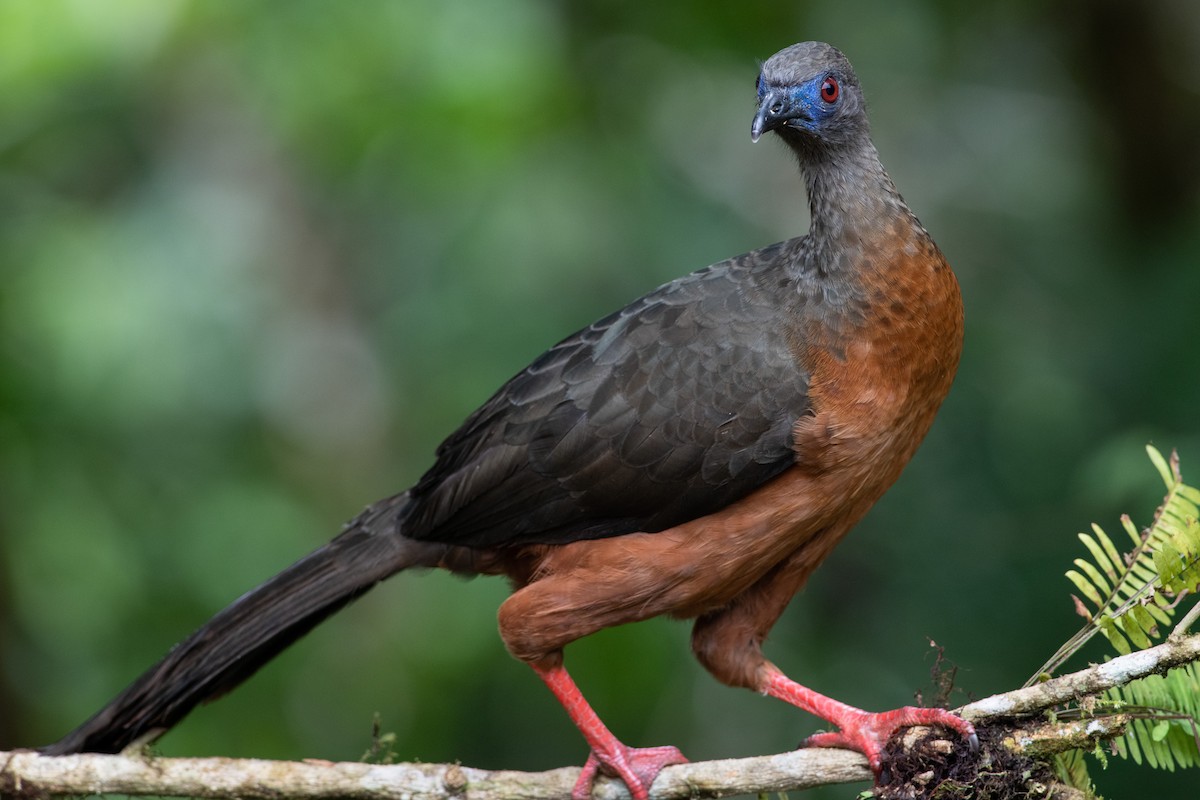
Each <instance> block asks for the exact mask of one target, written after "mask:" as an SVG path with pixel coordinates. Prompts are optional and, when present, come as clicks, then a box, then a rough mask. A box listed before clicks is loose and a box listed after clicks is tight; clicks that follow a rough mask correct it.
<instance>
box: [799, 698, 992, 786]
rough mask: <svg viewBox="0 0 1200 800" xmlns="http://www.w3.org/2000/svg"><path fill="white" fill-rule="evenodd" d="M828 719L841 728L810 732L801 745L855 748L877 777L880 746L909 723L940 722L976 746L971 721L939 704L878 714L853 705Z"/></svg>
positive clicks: (908, 725)
mask: <svg viewBox="0 0 1200 800" xmlns="http://www.w3.org/2000/svg"><path fill="white" fill-rule="evenodd" d="M831 721H832V722H834V723H835V724H836V725H837V726H838V727H839V728H841V730H840V731H833V732H831V733H816V734H813V735H812V736H810V737H808V738H807V739H805V740H804V746H805V747H845V748H848V749H850V750H857V751H858V752H860V753H862V754H863V755H865V756H866V757H867V761H868V762H870V764H871V771H872V772H874V773H875V777H877V778H878V777H879V770H880V766H881V756H882V753H883V748H884V746H885V745H886V744H887V743H888V740H889V739H891V738H892V736H894V735H895V733H896V731H898V730H900V729H901V728H911V727H912V726H913V725H941V726H943V727H945V728H950V729H951V730H953V731H957V732H958V733H959V734H960V735H961V736H962V737H963V738H964V739H966V740H967V742H969V743H970V745H971V748H972V749H975V748H977V747H978V746H979V739H978V737H976V736H975V727H974V726H973V725H971V723H969V722H967V721H966V720H965V719H963V718H962V717H957V716H955V715H954V714H951V713H950V712H949V711H945V710H943V709H940V708H914V707H913V706H905V707H904V708H897V709H896V710H894V711H883V712H881V713H878V714H872V713H870V712H867V711H859V710H858V709H854V710H853V711H852V712H850V713H846V714H843V715H842V716H841V717H840V718H839V719H836V720H831Z"/></svg>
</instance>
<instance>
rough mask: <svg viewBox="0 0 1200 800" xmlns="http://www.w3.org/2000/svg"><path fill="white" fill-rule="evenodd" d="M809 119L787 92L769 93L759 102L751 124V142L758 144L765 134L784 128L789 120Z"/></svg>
mask: <svg viewBox="0 0 1200 800" xmlns="http://www.w3.org/2000/svg"><path fill="white" fill-rule="evenodd" d="M807 118H808V115H807V114H805V113H804V109H803V108H801V107H800V106H799V104H798V103H797V102H796V100H795V99H794V98H793V97H791V96H790V95H788V94H787V93H786V92H780V91H768V92H767V93H766V94H764V95H763V98H762V100H760V101H759V102H758V111H757V112H755V114H754V122H752V123H751V124H750V141H752V142H757V141H758V140H759V139H760V138H762V135H763V134H764V133H766V132H767V131H773V130H775V129H776V128H782V127H783V126H784V125H786V124H787V123H788V121H789V120H793V119H807Z"/></svg>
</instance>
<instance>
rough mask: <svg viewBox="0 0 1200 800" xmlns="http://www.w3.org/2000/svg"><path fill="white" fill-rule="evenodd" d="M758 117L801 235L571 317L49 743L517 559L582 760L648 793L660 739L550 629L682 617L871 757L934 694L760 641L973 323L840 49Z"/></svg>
mask: <svg viewBox="0 0 1200 800" xmlns="http://www.w3.org/2000/svg"><path fill="white" fill-rule="evenodd" d="M756 95H757V97H756V101H755V112H754V116H753V120H752V123H751V128H750V135H751V139H752V141H754V142H757V141H759V140H760V139H761V138H762V137H765V136H767V135H768V134H773V135H774V136H775V137H777V138H778V139H779V140H781V141H782V142H783V143H784V144H785V145H786V147H787V149H788V150H790V151H791V154H792V155H793V156H794V157H795V159H796V161H797V162H798V166H799V173H800V175H801V176H802V179H803V182H804V185H805V188H806V191H807V195H808V203H809V211H810V222H809V230H808V233H807V234H806V235H802V236H799V237H797V238H793V239H790V240H788V241H784V242H779V243H776V244H772V245H769V246H767V247H763V248H761V249H758V250H754V251H752V252H748V253H745V254H743V255H739V256H736V257H734V258H730V259H728V260H725V261H721V262H719V263H716V264H713V265H711V266H708V267H706V268H704V269H700V270H698V271H696V272H693V273H691V274H688V275H685V276H683V277H681V278H678V279H676V280H673V281H670V282H668V283H666V284H664V285H662V286H660V287H658V288H657V289H655V290H653V291H651V292H650V293H649V294H646V295H645V296H643V297H641V298H639V299H637V300H634V301H633V302H632V303H630V304H629V305H627V306H625V307H624V308H621V309H619V310H618V311H616V312H614V313H612V314H609V315H608V316H606V317H603V318H602V319H600V320H599V321H597V322H595V323H593V324H592V325H589V326H588V327H586V328H583V329H582V330H579V331H578V332H576V333H574V334H572V335H570V336H567V337H566V338H565V339H563V340H562V341H560V342H559V343H558V344H556V345H554V346H553V347H551V348H550V349H549V350H547V351H546V352H544V353H543V354H542V355H541V356H539V357H538V358H537V359H535V360H534V361H533V362H532V363H531V364H530V365H529V366H528V367H526V368H525V369H523V370H521V371H520V372H518V373H517V374H516V375H515V376H514V377H512V378H511V379H510V380H509V381H508V382H506V383H505V384H504V385H502V386H501V387H500V388H499V390H497V391H496V393H495V394H494V395H492V397H491V398H490V399H488V400H487V401H486V402H485V403H484V404H483V405H482V406H480V407H479V409H478V410H476V411H475V412H474V413H472V414H471V415H470V416H469V417H468V418H467V419H466V421H465V422H464V423H463V424H462V425H461V427H459V428H458V429H457V430H455V431H454V432H453V433H451V434H450V435H449V437H447V438H446V439H445V440H444V441H443V442H442V444H441V445H440V446H439V447H438V448H437V451H436V454H435V457H434V461H433V465H432V466H431V467H430V468H429V469H428V471H427V472H425V473H424V475H423V476H422V477H421V478H420V479H419V480H418V481H417V482H416V483H415V484H414V485H413V486H412V487H410V488H409V489H407V490H406V491H403V492H400V493H399V494H396V495H393V496H391V497H388V498H385V499H383V500H381V501H379V502H377V503H374V504H372V505H370V506H368V507H367V508H366V509H365V510H364V511H363V512H362V513H361V514H360V515H359V516H357V517H356V518H354V519H353V520H352V521H350V522H349V523H347V525H346V526H345V527H344V528H343V530H342V531H341V533H340V534H339V535H338V536H336V537H335V538H334V539H333V540H331V541H330V542H329V543H328V544H326V545H324V546H322V547H320V548H318V549H317V550H315V551H313V552H312V553H310V554H309V555H307V556H305V557H303V558H301V559H300V560H299V561H297V562H296V563H295V564H293V565H292V566H290V567H288V568H287V569H285V570H284V571H283V572H281V573H280V574H278V575H277V576H275V577H273V578H271V579H269V580H268V581H267V582H265V583H263V584H262V585H261V586H259V587H258V588H256V589H253V590H251V591H250V592H248V593H246V594H245V595H243V596H242V597H240V598H239V599H238V600H236V601H234V602H233V604H232V605H230V606H229V607H228V608H226V609H225V610H223V611H221V612H219V613H218V614H217V615H216V616H215V617H213V618H212V619H211V620H210V621H209V622H208V623H206V624H204V625H203V626H202V627H201V628H199V629H198V630H197V631H196V632H195V633H193V634H192V635H191V636H189V637H188V638H186V639H184V640H183V641H181V642H180V643H179V644H177V645H175V646H174V647H173V648H172V649H171V650H170V651H169V652H168V653H167V655H166V656H165V657H164V658H163V659H162V660H161V661H160V662H159V663H157V664H156V665H154V666H153V667H151V668H150V669H148V670H147V671H146V672H145V673H144V674H142V675H141V676H140V677H138V678H137V679H136V680H134V682H133V683H132V684H131V685H130V686H129V687H128V688H126V689H125V690H124V691H123V692H122V693H121V694H119V695H118V696H117V697H116V698H115V699H113V700H112V701H111V702H110V703H109V704H108V705H106V706H104V707H103V708H102V709H101V710H100V711H98V712H97V713H96V714H95V715H93V716H92V717H91V718H90V719H88V720H87V721H86V722H84V723H83V724H81V725H80V726H79V727H78V728H76V729H75V730H74V731H72V732H71V733H69V734H67V735H66V736H65V737H64V738H62V739H61V740H59V741H58V742H56V743H55V744H52V745H49V746H47V747H45V748H43V749H42V751H43V752H44V753H46V754H51V755H58V754H66V753H78V752H96V753H117V752H122V751H124V750H126V749H127V748H131V747H135V746H138V747H140V746H143V745H144V744H146V743H149V742H151V741H153V740H154V739H156V738H157V737H158V736H160V735H162V734H163V733H164V732H166V731H167V730H168V729H170V728H171V727H172V726H174V725H176V724H177V723H178V722H180V720H182V719H183V717H184V716H185V715H187V714H188V712H189V711H191V710H192V709H193V708H194V707H195V706H196V705H198V704H200V703H203V702H207V701H210V700H213V699H215V698H217V697H219V696H221V695H223V694H225V693H226V692H228V691H230V690H231V689H233V688H234V687H235V686H237V685H238V684H240V683H241V682H242V681H244V680H245V679H247V678H248V677H250V675H252V674H253V673H254V672H255V671H257V670H258V669H259V668H260V667H262V666H263V665H264V664H266V663H267V662H268V661H270V660H272V659H273V658H274V657H275V656H276V655H278V654H279V653H280V652H281V651H282V650H284V649H285V648H287V647H288V646H289V645H290V644H292V643H293V642H295V641H296V640H297V639H299V638H300V637H302V636H303V635H304V634H306V633H307V632H308V631H310V630H311V629H312V628H313V627H315V626H316V625H317V624H319V623H320V622H322V621H323V620H325V619H326V618H327V617H329V616H330V615H331V614H333V613H334V612H336V611H338V610H339V609H341V608H343V607H344V606H346V605H347V604H348V603H350V602H351V601H352V600H354V599H355V598H357V597H358V596H360V595H362V594H363V593H364V592H366V591H367V590H369V589H370V588H371V587H372V586H374V585H375V584H376V583H378V582H379V581H381V580H383V579H385V578H388V577H390V576H392V575H394V574H396V573H398V572H401V571H404V570H407V569H411V568H417V567H421V568H440V569H445V570H449V571H452V572H455V573H461V574H466V575H496V576H503V577H506V578H507V579H508V580H509V582H510V583H511V586H512V589H513V591H512V593H511V595H509V596H508V598H507V599H506V600H505V601H504V602H503V603H502V604H501V606H500V608H499V612H498V623H499V633H500V636H501V639H502V640H503V642H504V644H505V646H506V647H507V649H508V651H509V652H510V653H511V654H512V655H513V656H514V657H515V658H517V659H519V660H521V661H523V662H525V663H527V664H528V665H529V666H530V667H532V668H533V670H534V672H535V673H536V674H537V675H538V677H540V678H541V679H542V681H543V682H544V683H545V684H546V686H547V687H548V688H549V689H550V691H551V692H552V693H553V694H554V695H555V697H556V698H557V699H558V701H559V702H560V703H561V704H562V706H563V707H564V709H565V710H566V712H567V714H568V716H569V717H570V718H571V720H572V721H573V722H574V724H575V726H576V727H577V728H578V729H579V731H580V733H581V734H582V735H583V738H584V739H585V740H586V742H587V745H588V747H589V750H590V753H589V756H588V759H587V762H586V764H585V765H584V768H583V769H582V771H581V774H580V777H579V781H578V782H577V783H576V785H575V787H574V791H573V796H574V798H575V799H576V800H585V798H587V797H588V796H589V795H590V793H591V790H592V787H593V782H594V781H595V779H596V777H597V775H598V774H601V773H603V774H606V775H612V776H615V777H617V778H619V779H620V780H621V781H623V782H624V783H625V784H626V786H627V787H628V789H629V791H630V793H631V795H632V797H633V798H635V800H647V798H648V797H649V793H650V787H651V784H652V783H653V782H654V779H655V777H656V776H657V775H658V773H659V772H660V771H661V770H662V769H663V768H664V767H666V766H668V765H672V764H678V763H684V762H685V761H686V758H685V757H684V756H683V754H682V753H681V752H680V751H679V750H678V749H677V748H675V747H671V746H663V747H644V748H635V747H630V746H627V745H625V744H624V743H622V742H621V741H620V740H619V739H618V738H617V737H616V736H615V735H614V734H613V733H612V732H611V731H610V730H609V729H608V728H607V727H606V726H605V725H604V723H603V722H602V721H601V719H600V717H599V716H598V715H597V714H596V712H595V711H594V710H593V709H592V707H591V706H590V705H589V704H588V703H587V701H586V700H585V699H584V696H583V694H582V693H581V691H580V689H579V688H578V686H577V685H576V684H575V682H574V681H573V679H572V678H571V676H570V674H569V673H568V672H567V670H566V667H565V665H564V660H563V651H564V648H565V647H566V646H567V645H568V644H570V643H572V642H574V641H576V640H578V639H581V638H583V637H585V636H588V635H589V634H592V633H595V632H597V631H599V630H601V629H604V628H608V627H612V626H616V625H621V624H625V623H630V622H636V621H640V620H645V619H649V618H651V617H657V616H661V615H667V616H671V617H674V618H678V619H684V620H694V627H693V631H692V636H691V648H692V651H693V653H694V655H695V656H696V658H697V659H698V660H699V661H700V663H701V664H702V665H703V666H704V667H705V668H707V670H708V671H709V672H711V673H712V675H713V676H714V677H715V678H716V679H717V680H719V681H720V682H722V683H724V684H728V685H730V686H736V687H744V688H747V689H751V690H753V691H755V692H759V693H761V694H765V695H768V696H771V697H775V698H777V699H780V700H783V701H784V702H787V703H789V704H791V705H793V706H796V707H798V708H800V709H802V710H804V711H807V712H810V713H812V714H814V715H816V716H818V717H820V718H822V719H824V720H825V721H827V722H829V723H831V724H832V725H833V726H834V727H835V728H836V730H833V731H830V732H826V733H818V734H815V735H813V736H811V737H809V738H808V739H807V740H806V743H807V744H808V745H810V746H822V747H848V748H851V749H854V750H857V751H859V752H861V753H863V754H864V755H865V756H866V757H867V760H868V762H869V764H870V766H871V768H872V769H873V770H874V771H875V774H876V776H877V777H878V775H879V773H880V769H881V762H882V749H883V747H884V745H885V743H886V742H887V740H888V738H889V737H890V736H891V735H893V734H894V733H895V732H896V731H897V730H899V729H900V728H904V727H908V726H912V725H939V726H943V727H945V728H948V729H950V730H951V731H953V732H956V733H957V734H958V735H960V736H961V737H963V738H964V739H965V740H966V742H967V743H968V744H969V745H971V746H977V737H976V734H975V731H974V728H973V727H972V725H971V724H970V723H969V722H967V721H965V720H963V719H962V718H960V717H958V716H956V715H954V714H952V713H950V712H949V711H945V710H942V709H936V708H918V707H903V708H898V709H895V710H892V711H886V712H879V713H871V712H867V711H863V710H860V709H858V708H855V707H853V706H850V705H847V704H845V703H842V702H839V701H837V700H834V699H833V698H830V697H827V696H825V695H822V694H819V693H817V692H816V691H814V690H812V689H809V688H807V687H805V686H803V685H801V684H799V683H797V682H796V681H794V680H792V679H791V678H789V677H788V676H787V675H785V674H784V672H783V671H782V670H781V669H780V668H779V667H777V666H776V665H775V664H774V663H772V662H771V661H769V660H768V659H767V658H766V656H765V655H764V653H763V649H762V648H763V643H764V641H765V640H766V638H767V635H768V633H769V632H770V630H771V628H772V626H773V625H774V624H775V622H776V621H777V620H778V619H779V617H780V615H781V614H782V613H783V611H784V609H785V607H786V606H787V605H788V603H789V602H790V600H791V599H792V597H793V596H794V595H795V594H796V593H797V592H798V591H799V590H800V589H801V588H802V586H803V585H804V584H805V582H806V580H807V579H808V577H809V576H810V575H811V574H812V572H813V570H814V569H816V567H817V566H818V564H820V563H821V562H822V560H824V559H825V557H826V556H828V555H829V553H830V552H831V551H832V550H833V548H834V546H835V545H836V544H837V543H838V542H839V541H840V540H841V539H842V537H843V536H845V535H846V533H847V532H848V531H849V530H850V529H851V528H853V527H854V526H855V524H856V523H857V522H858V521H859V520H860V519H861V518H862V517H863V516H864V515H865V514H866V513H867V511H868V510H869V509H870V508H871V507H872V505H873V504H874V503H875V502H876V501H877V500H878V499H879V498H880V497H881V496H882V495H883V493H884V492H885V491H886V490H887V489H888V488H889V487H890V486H891V485H892V484H893V483H894V482H895V480H896V479H897V478H898V477H899V475H900V473H901V471H902V470H903V468H904V466H905V465H906V464H907V463H908V461H909V460H910V458H911V457H912V456H913V454H914V452H915V451H916V449H917V447H918V445H919V444H920V442H921V440H922V439H923V438H924V436H925V434H926V432H927V431H928V430H929V428H930V426H931V424H932V423H933V420H934V416H935V414H936V413H937V411H938V408H939V406H940V405H941V403H942V401H943V399H944V398H945V396H946V394H947V392H948V391H949V389H950V386H951V383H952V382H953V379H954V375H955V372H956V370H957V366H958V362H959V358H960V355H961V352H962V341H963V307H962V300H961V295H960V290H959V286H958V281H957V279H956V278H955V275H954V273H953V271H952V270H951V268H950V266H949V264H948V263H947V261H946V259H945V257H944V256H943V254H942V252H941V251H940V250H939V249H938V247H937V245H936V244H935V243H934V241H933V239H932V238H931V237H930V235H929V233H928V232H927V231H926V229H925V228H924V227H923V226H922V224H921V223H920V221H919V220H918V219H917V217H916V216H915V215H914V214H913V212H912V211H910V210H909V207H908V206H907V205H906V203H905V202H904V200H903V199H902V197H901V195H900V193H899V192H898V190H897V189H896V186H895V184H894V183H893V182H892V180H891V179H890V178H889V177H888V174H887V172H886V171H885V170H884V168H883V166H882V164H881V162H880V158H879V155H878V152H877V151H876V149H875V146H874V145H873V143H872V141H871V136H870V129H869V125H868V119H867V114H866V104H865V100H864V95H863V89H862V86H861V84H860V82H859V80H858V77H857V76H856V74H855V72H854V70H853V68H852V66H851V64H850V62H849V61H848V60H847V58H846V57H845V56H844V55H843V54H842V53H841V52H840V51H839V50H838V49H836V48H835V47H833V46H832V45H829V44H825V43H822V42H803V43H800V44H795V45H792V46H790V47H787V48H785V49H783V50H781V51H779V52H778V53H776V54H774V55H773V56H771V57H770V58H768V59H767V60H766V61H765V62H763V63H762V67H761V70H760V72H759V75H758V80H757V86H756Z"/></svg>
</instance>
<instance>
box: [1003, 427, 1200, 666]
mask: <svg viewBox="0 0 1200 800" xmlns="http://www.w3.org/2000/svg"><path fill="white" fill-rule="evenodd" d="M1146 452H1147V454H1148V455H1149V456H1150V461H1151V463H1153V464H1154V467H1155V469H1157V470H1158V473H1159V475H1160V476H1161V477H1162V479H1163V484H1164V485H1165V486H1166V489H1167V494H1166V496H1165V497H1164V498H1163V503H1162V505H1161V506H1159V508H1158V510H1157V511H1156V512H1155V514H1154V519H1153V521H1152V522H1151V524H1150V526H1149V527H1148V528H1147V529H1146V530H1145V531H1139V530H1138V529H1137V526H1135V525H1134V524H1133V521H1132V520H1131V519H1130V518H1129V516H1128V515H1124V516H1122V517H1121V527H1122V528H1123V529H1124V530H1125V533H1126V534H1127V535H1128V536H1129V540H1130V543H1131V544H1132V547H1133V549H1132V550H1131V551H1130V552H1128V553H1126V554H1125V555H1122V554H1121V552H1120V550H1119V549H1118V547H1117V545H1116V544H1115V543H1114V542H1113V540H1112V537H1110V536H1109V535H1108V534H1107V533H1106V532H1105V531H1104V529H1103V528H1101V527H1100V526H1099V525H1096V524H1093V525H1092V531H1091V533H1081V534H1079V540H1080V542H1082V543H1083V546H1084V548H1085V549H1086V550H1087V552H1088V555H1089V556H1090V557H1091V558H1090V560H1089V559H1085V558H1077V559H1075V561H1074V562H1073V563H1074V565H1075V567H1076V569H1071V570H1068V571H1067V573H1066V577H1067V579H1068V580H1070V581H1071V583H1072V584H1074V586H1075V588H1076V589H1078V590H1079V593H1080V595H1082V599H1078V598H1077V599H1076V606H1077V609H1078V610H1079V611H1080V613H1081V614H1082V615H1083V616H1084V617H1085V618H1086V619H1087V623H1086V624H1085V625H1084V626H1083V628H1082V629H1081V630H1080V631H1079V632H1078V633H1076V634H1075V635H1074V636H1072V637H1071V638H1070V639H1069V640H1067V642H1066V643H1065V644H1064V645H1063V646H1062V647H1061V648H1059V650H1058V652H1057V653H1055V654H1054V655H1053V656H1052V657H1051V658H1050V660H1049V661H1047V662H1046V663H1045V664H1043V665H1042V667H1041V669H1039V670H1038V671H1037V672H1036V673H1035V674H1034V675H1033V676H1032V677H1031V678H1030V679H1029V680H1028V681H1026V683H1025V685H1026V686H1031V685H1033V684H1034V683H1036V682H1037V681H1038V680H1039V679H1040V678H1041V677H1042V676H1043V675H1046V674H1052V673H1053V672H1054V671H1055V670H1056V669H1058V668H1059V666H1061V665H1062V663H1063V662H1064V661H1066V660H1067V659H1068V658H1070V657H1071V656H1072V655H1074V654H1075V653H1076V652H1078V651H1079V649H1080V648H1081V647H1083V645H1084V644H1086V643H1087V642H1088V641H1089V640H1090V639H1091V638H1092V637H1093V636H1095V635H1096V634H1097V633H1099V634H1101V635H1103V636H1104V637H1105V638H1106V639H1108V641H1109V642H1110V643H1111V644H1112V646H1113V648H1114V649H1115V650H1116V651H1117V652H1118V653H1120V654H1122V655H1125V654H1127V653H1131V652H1133V650H1135V649H1139V650H1140V649H1145V648H1147V647H1150V646H1151V645H1152V644H1153V643H1154V641H1155V640H1156V639H1158V638H1159V637H1161V636H1162V635H1163V634H1164V632H1166V631H1167V628H1168V626H1170V624H1171V622H1172V620H1173V618H1174V614H1175V610H1176V608H1177V607H1178V605H1179V603H1180V601H1181V600H1182V599H1183V598H1184V596H1185V595H1194V594H1196V593H1197V592H1198V591H1200V489H1196V488H1194V487H1192V486H1188V485H1187V484H1185V483H1184V482H1183V476H1182V475H1181V473H1180V471H1179V458H1178V456H1177V455H1176V454H1175V453H1172V454H1171V458H1170V459H1169V460H1168V459H1166V458H1163V455H1162V453H1160V452H1159V451H1158V450H1157V449H1155V448H1154V447H1152V446H1147V447H1146ZM1088 603H1090V604H1091V607H1090V608H1089V606H1088ZM1192 618H1193V615H1191V614H1189V615H1188V616H1187V617H1186V618H1185V620H1186V621H1187V622H1188V623H1189V624H1190V622H1191V621H1192Z"/></svg>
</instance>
